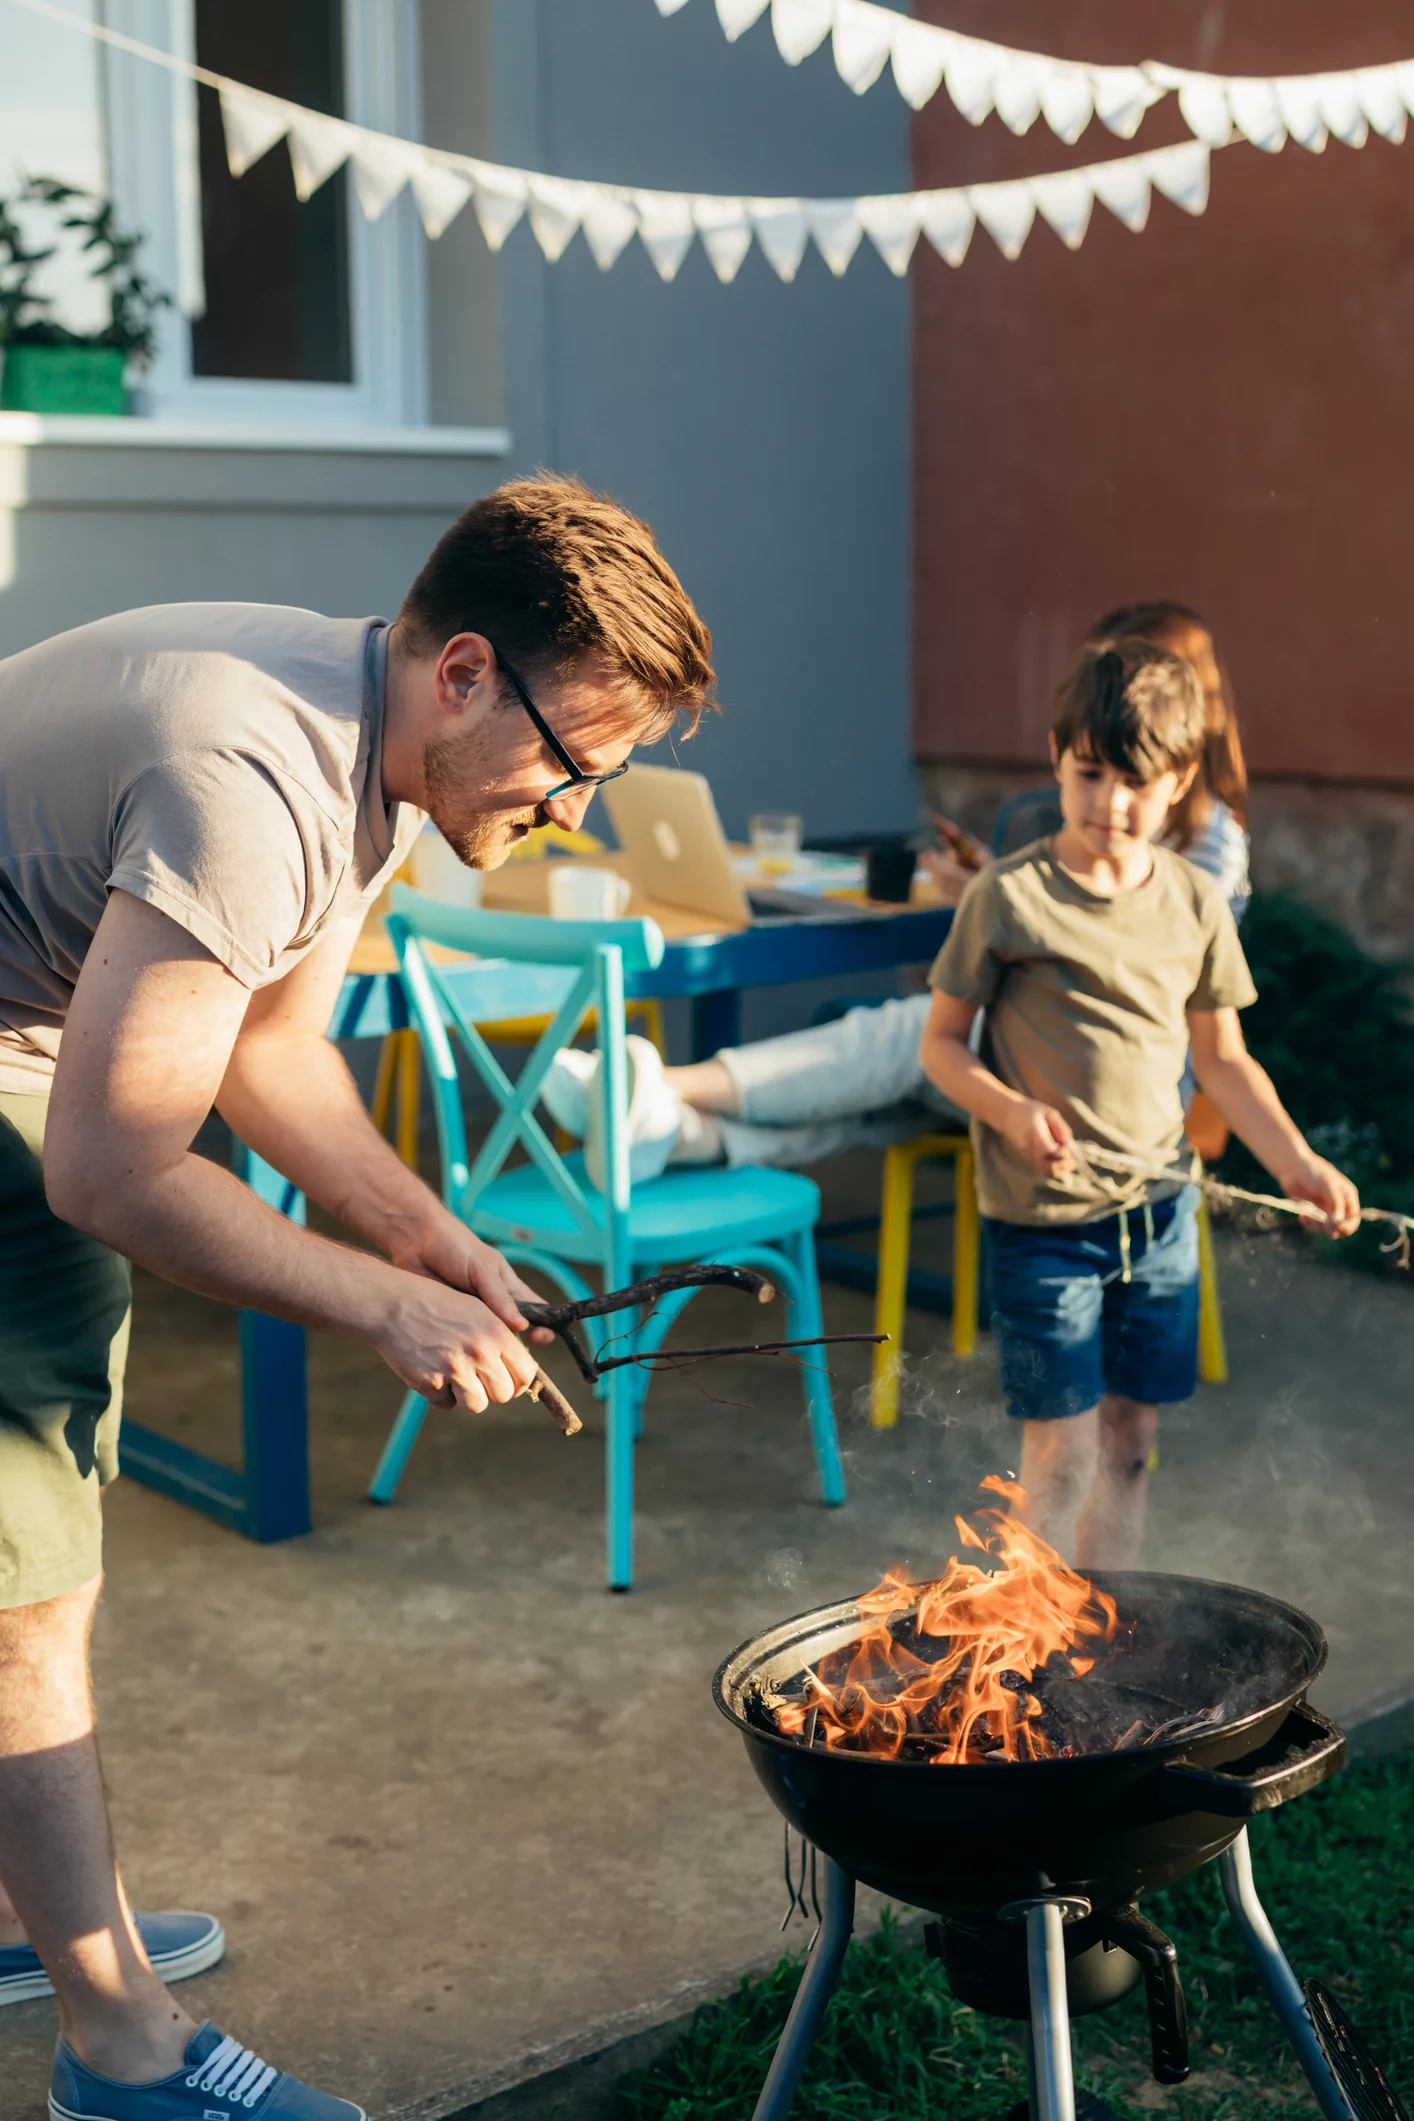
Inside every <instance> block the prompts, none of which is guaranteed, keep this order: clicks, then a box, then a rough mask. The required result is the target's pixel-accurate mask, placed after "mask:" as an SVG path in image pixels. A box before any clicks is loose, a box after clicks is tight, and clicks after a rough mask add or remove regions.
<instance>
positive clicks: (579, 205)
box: [525, 176, 589, 265]
mask: <svg viewBox="0 0 1414 2121" xmlns="http://www.w3.org/2000/svg"><path fill="white" fill-rule="evenodd" d="M525 182H526V189H527V190H528V191H529V193H530V225H531V228H532V229H533V230H534V232H535V240H536V242H537V243H538V244H539V245H540V248H541V250H542V251H543V252H544V253H545V256H546V257H547V258H548V259H549V260H550V263H551V264H552V265H553V264H554V263H555V261H556V259H557V258H562V257H563V256H564V254H565V251H566V250H567V249H568V247H569V245H570V243H571V241H572V240H573V237H574V234H575V231H576V229H577V228H578V227H579V224H580V220H581V217H582V216H583V213H584V209H585V207H586V206H587V205H588V203H589V200H588V193H589V186H588V185H587V184H572V183H569V182H568V181H567V180H566V179H565V178H564V177H540V176H527V177H526V180H525Z"/></svg>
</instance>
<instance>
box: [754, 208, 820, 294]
mask: <svg viewBox="0 0 1414 2121" xmlns="http://www.w3.org/2000/svg"><path fill="white" fill-rule="evenodd" d="M746 208H747V212H748V213H749V214H750V215H751V225H752V227H753V228H754V229H755V231H756V240H757V242H758V243H759V244H760V246H761V248H762V250H763V251H764V252H765V254H766V258H767V261H768V263H769V264H770V266H771V269H772V271H773V272H774V273H775V274H776V275H777V277H778V278H780V279H782V280H793V279H794V278H795V276H796V274H797V273H798V272H799V271H800V261H801V259H802V258H803V257H804V256H805V246H806V244H807V243H808V242H809V241H810V224H809V222H808V221H807V220H806V218H805V204H804V201H803V200H801V199H748V200H747V202H746Z"/></svg>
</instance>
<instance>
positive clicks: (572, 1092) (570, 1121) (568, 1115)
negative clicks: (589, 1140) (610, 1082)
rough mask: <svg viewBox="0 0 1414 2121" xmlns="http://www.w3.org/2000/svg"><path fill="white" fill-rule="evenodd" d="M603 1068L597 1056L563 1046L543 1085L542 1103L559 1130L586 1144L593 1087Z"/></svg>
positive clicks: (573, 1047)
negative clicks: (590, 1092)
mask: <svg viewBox="0 0 1414 2121" xmlns="http://www.w3.org/2000/svg"><path fill="white" fill-rule="evenodd" d="M598 1068H599V1056H598V1054H597V1053H585V1052H584V1051H583V1049H582V1048H581V1047H579V1046H561V1048H560V1050H559V1052H558V1053H557V1054H556V1055H555V1058H554V1059H553V1060H552V1061H551V1063H550V1066H549V1068H548V1070H547V1071H546V1075H545V1080H544V1082H543V1083H542V1084H541V1085H540V1096H541V1101H542V1102H543V1104H544V1106H545V1110H546V1111H547V1112H548V1113H549V1115H550V1117H551V1119H552V1120H553V1121H554V1122H555V1125H556V1126H557V1127H563V1128H564V1130H565V1132H566V1134H572V1135H573V1136H574V1138H575V1140H576V1141H577V1142H578V1141H583V1140H584V1137H585V1135H586V1133H587V1132H588V1130H589V1086H590V1084H591V1083H592V1082H593V1080H594V1078H595V1075H596V1073H597V1072H598Z"/></svg>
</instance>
